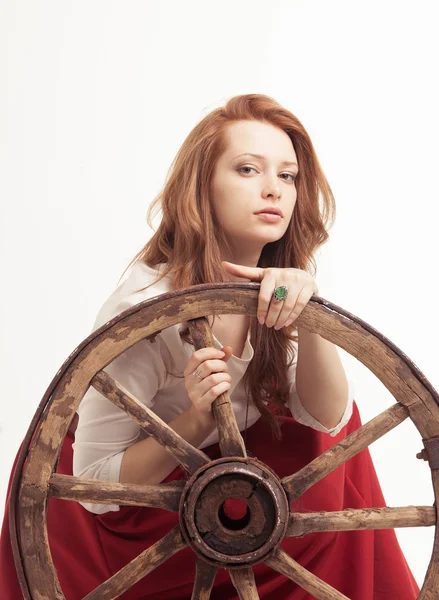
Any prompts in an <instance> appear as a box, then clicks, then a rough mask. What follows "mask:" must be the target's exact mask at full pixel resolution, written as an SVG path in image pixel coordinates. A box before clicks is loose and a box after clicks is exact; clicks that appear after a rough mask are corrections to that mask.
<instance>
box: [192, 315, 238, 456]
mask: <svg viewBox="0 0 439 600" xmlns="http://www.w3.org/2000/svg"><path fill="white" fill-rule="evenodd" d="M188 326H189V331H190V333H191V337H192V341H193V343H194V348H195V349H196V350H199V349H200V348H215V342H214V339H213V335H212V330H211V328H210V325H209V322H208V320H207V319H206V318H205V317H202V318H200V319H193V320H190V321H188ZM212 411H213V414H214V417H215V420H216V424H217V427H218V437H219V446H220V448H221V455H222V456H247V452H246V449H245V444H244V440H243V439H242V435H241V432H240V431H239V427H238V424H237V422H236V417H235V413H234V412H233V408H232V401H231V400H230V394H229V392H228V390H226V391H225V392H223V393H222V394H220V395H219V396H218V398H216V399H215V400H214V401H213V404H212Z"/></svg>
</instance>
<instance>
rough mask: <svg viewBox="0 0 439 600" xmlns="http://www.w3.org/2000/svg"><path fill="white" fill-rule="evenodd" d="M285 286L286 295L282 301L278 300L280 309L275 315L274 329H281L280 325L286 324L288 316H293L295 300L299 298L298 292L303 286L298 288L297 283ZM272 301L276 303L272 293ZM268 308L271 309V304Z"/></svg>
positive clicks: (299, 292)
mask: <svg viewBox="0 0 439 600" xmlns="http://www.w3.org/2000/svg"><path fill="white" fill-rule="evenodd" d="M287 287H288V289H287V297H286V298H285V299H284V301H283V302H279V306H280V307H281V310H280V312H279V313H278V315H277V321H276V323H275V325H274V328H275V330H276V331H277V330H278V329H281V328H282V327H285V325H286V324H287V321H288V319H289V318H290V317H291V318H292V319H294V318H295V314H294V313H293V311H294V309H295V307H296V306H297V300H298V299H299V297H300V294H301V292H302V290H303V288H300V287H299V286H298V285H291V284H290V285H289V286H287ZM305 287H306V286H305ZM273 302H274V304H276V299H275V298H274V295H273V300H272V303H273ZM270 310H271V305H270Z"/></svg>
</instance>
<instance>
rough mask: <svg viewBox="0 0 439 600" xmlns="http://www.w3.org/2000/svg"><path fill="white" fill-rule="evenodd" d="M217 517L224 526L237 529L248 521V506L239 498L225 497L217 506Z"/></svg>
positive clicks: (244, 525) (245, 525)
mask: <svg viewBox="0 0 439 600" xmlns="http://www.w3.org/2000/svg"><path fill="white" fill-rule="evenodd" d="M218 517H219V520H220V521H221V523H222V524H223V525H224V527H227V529H231V530H232V531H238V530H239V529H244V527H247V525H248V524H249V523H250V508H249V506H248V504H247V502H245V500H242V499H241V498H227V500H224V502H223V503H222V504H221V506H220V507H219V510H218Z"/></svg>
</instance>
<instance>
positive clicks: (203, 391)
mask: <svg viewBox="0 0 439 600" xmlns="http://www.w3.org/2000/svg"><path fill="white" fill-rule="evenodd" d="M222 350H223V351H224V357H223V356H222V352H221V351H220V350H218V349H217V348H200V349H199V350H196V351H195V352H194V353H193V354H192V356H191V357H190V359H189V361H188V363H187V365H186V368H185V370H184V371H183V374H184V376H185V386H186V389H187V392H188V395H189V399H190V401H191V402H192V406H191V409H192V410H193V412H194V415H195V416H196V417H198V418H201V419H203V420H211V419H213V413H212V402H213V401H214V400H215V399H216V398H218V396H219V395H220V394H222V393H223V392H225V391H226V390H229V389H230V386H231V381H232V378H231V376H230V375H229V373H228V367H227V364H226V363H227V361H228V360H229V358H230V357H231V356H232V347H231V346H224V347H223V349H222ZM197 369H198V371H199V372H200V377H202V379H200V377H198V376H197V377H194V376H193V375H192V373H194V371H196V370H197Z"/></svg>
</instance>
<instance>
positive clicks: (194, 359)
mask: <svg viewBox="0 0 439 600" xmlns="http://www.w3.org/2000/svg"><path fill="white" fill-rule="evenodd" d="M224 355H225V353H224V352H221V351H220V350H218V349H217V348H210V347H209V348H200V349H199V350H196V351H195V352H194V353H193V354H192V356H191V357H190V359H189V360H188V363H187V365H186V368H185V369H184V371H183V375H184V376H186V375H189V374H190V373H193V372H194V371H195V369H196V368H197V367H199V366H200V364H201V363H202V362H204V361H205V360H208V359H214V358H216V359H220V358H224Z"/></svg>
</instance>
